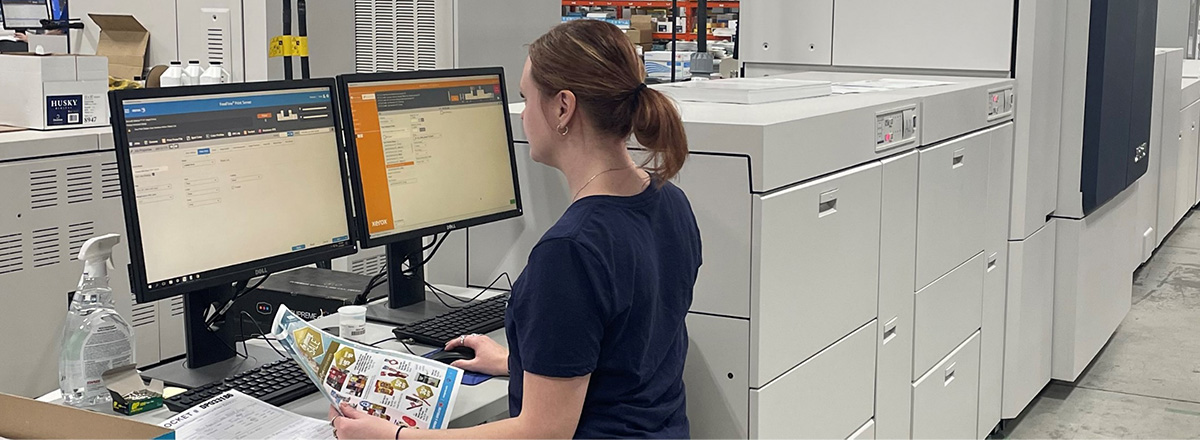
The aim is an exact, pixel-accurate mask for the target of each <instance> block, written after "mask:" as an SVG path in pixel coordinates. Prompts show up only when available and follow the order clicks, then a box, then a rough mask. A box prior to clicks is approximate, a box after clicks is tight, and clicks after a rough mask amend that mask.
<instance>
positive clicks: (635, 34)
mask: <svg viewBox="0 0 1200 440" xmlns="http://www.w3.org/2000/svg"><path fill="white" fill-rule="evenodd" d="M625 36H626V37H629V41H632V42H633V44H645V43H652V42H654V33H653V32H650V30H648V29H628V30H626V31H625Z"/></svg>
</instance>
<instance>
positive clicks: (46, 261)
mask: <svg viewBox="0 0 1200 440" xmlns="http://www.w3.org/2000/svg"><path fill="white" fill-rule="evenodd" d="M30 235H31V236H32V239H31V240H30V242H31V243H32V244H33V253H32V257H33V267H35V268H38V267H46V266H52V265H55V264H58V263H60V262H62V250H61V247H60V246H59V238H60V237H59V231H58V226H55V227H52V228H42V229H37V230H34V231H33V233H32V234H30Z"/></svg>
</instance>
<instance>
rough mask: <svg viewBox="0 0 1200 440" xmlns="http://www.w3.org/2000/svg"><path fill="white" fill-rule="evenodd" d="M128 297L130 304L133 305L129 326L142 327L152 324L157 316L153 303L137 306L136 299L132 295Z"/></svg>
mask: <svg viewBox="0 0 1200 440" xmlns="http://www.w3.org/2000/svg"><path fill="white" fill-rule="evenodd" d="M130 296H131V302H130V304H133V319H132V322H131V324H133V326H134V327H144V326H147V325H150V324H154V321H155V316H156V315H157V311H156V309H155V307H154V303H146V304H138V303H137V297H136V296H133V295H130Z"/></svg>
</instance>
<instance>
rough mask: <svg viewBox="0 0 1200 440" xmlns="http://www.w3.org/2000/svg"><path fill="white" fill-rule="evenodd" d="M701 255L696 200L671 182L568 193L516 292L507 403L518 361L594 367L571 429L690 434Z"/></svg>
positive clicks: (584, 434)
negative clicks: (636, 190)
mask: <svg viewBox="0 0 1200 440" xmlns="http://www.w3.org/2000/svg"><path fill="white" fill-rule="evenodd" d="M700 258H701V257H700V230H699V228H697V226H696V218H695V216H694V215H693V214H692V207H691V204H689V203H688V200H687V197H686V196H685V195H684V194H683V191H682V190H680V189H679V188H678V187H676V186H675V185H672V184H671V183H669V182H668V183H666V184H664V185H662V186H661V187H659V186H658V185H655V184H651V185H649V188H647V189H646V190H645V191H643V192H641V193H640V194H638V195H635V196H632V197H616V196H591V197H585V198H583V199H580V200H577V201H576V202H575V203H574V204H572V205H571V206H570V208H568V209H567V211H566V213H564V214H563V216H562V218H561V219H559V220H558V223H556V224H555V225H554V226H553V227H551V228H550V230H549V231H547V232H546V234H545V235H544V236H542V238H541V240H539V241H538V244H537V245H536V246H535V247H534V248H533V251H532V252H530V254H529V263H528V265H527V266H526V267H525V271H524V273H522V274H521V277H520V278H519V279H518V280H517V282H516V285H514V286H513V291H512V296H511V298H510V299H509V304H508V311H507V314H506V316H505V332H506V334H507V337H508V346H509V357H508V365H509V373H510V375H511V379H510V380H509V412H510V413H511V415H512V416H513V417H516V416H517V415H519V414H520V413H521V393H522V386H523V380H522V379H523V377H522V376H523V372H525V371H528V372H530V373H534V374H538V375H542V376H549V377H564V378H565V377H578V376H583V375H586V374H589V373H590V374H591V375H592V376H591V381H590V382H589V383H588V389H587V397H586V398H585V400H584V404H583V413H582V414H581V415H580V418H579V427H578V428H577V429H576V430H575V437H576V438H614V437H639V438H688V437H689V430H688V420H687V404H686V401H685V398H684V390H683V362H684V358H686V357H687V348H688V338H687V328H686V327H685V326H684V318H685V317H686V316H687V311H688V308H690V307H691V304H692V289H693V287H694V286H695V284H696V273H697V271H698V270H699V268H700Z"/></svg>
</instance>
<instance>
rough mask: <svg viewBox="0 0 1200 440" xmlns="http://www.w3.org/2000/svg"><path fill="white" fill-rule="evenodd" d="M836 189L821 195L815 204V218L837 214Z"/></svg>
mask: <svg viewBox="0 0 1200 440" xmlns="http://www.w3.org/2000/svg"><path fill="white" fill-rule="evenodd" d="M837 203H838V199H837V188H834V189H831V190H829V191H825V192H823V193H821V196H820V198H819V200H818V203H817V218H821V217H825V216H827V215H833V214H835V213H837Z"/></svg>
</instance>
